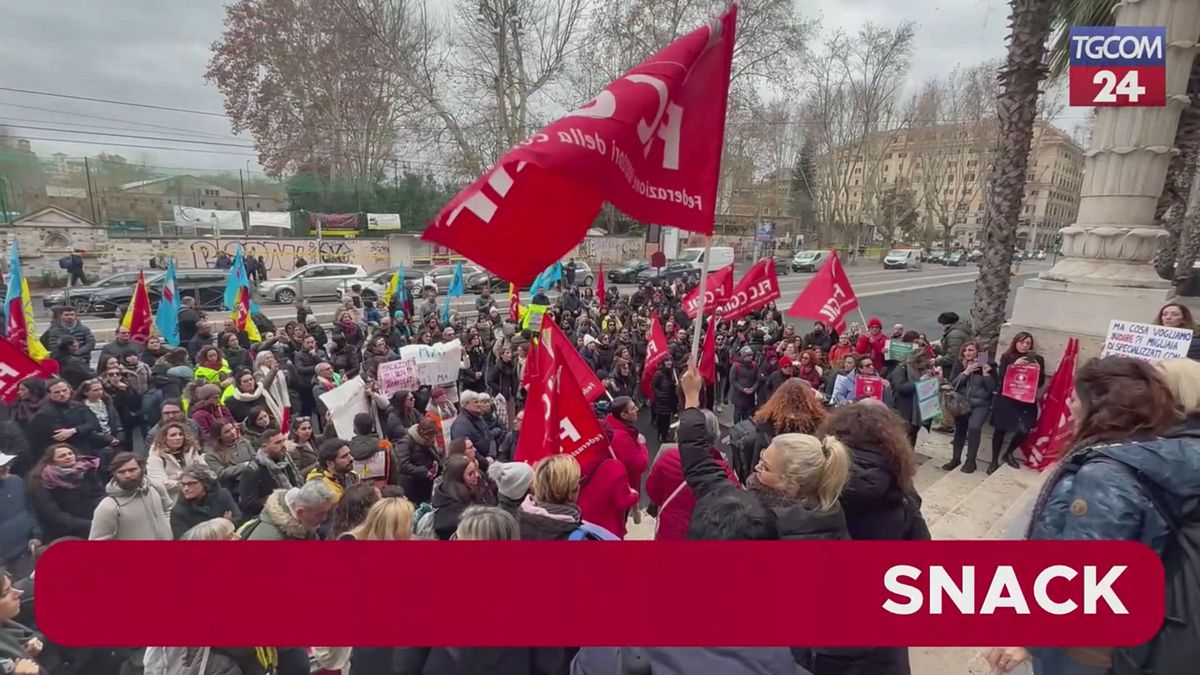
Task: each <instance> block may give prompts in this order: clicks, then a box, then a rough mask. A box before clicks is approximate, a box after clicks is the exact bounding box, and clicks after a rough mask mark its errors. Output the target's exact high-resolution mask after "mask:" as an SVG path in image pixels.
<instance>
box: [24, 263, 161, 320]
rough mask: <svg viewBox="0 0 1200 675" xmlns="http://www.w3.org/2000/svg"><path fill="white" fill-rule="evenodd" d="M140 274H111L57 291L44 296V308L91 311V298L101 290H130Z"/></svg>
mask: <svg viewBox="0 0 1200 675" xmlns="http://www.w3.org/2000/svg"><path fill="white" fill-rule="evenodd" d="M138 274H139V273H138V272H119V273H117V274H110V275H108V276H106V277H104V278H102V279H97V280H96V281H94V282H92V283H90V284H86V285H84V286H75V287H72V288H68V289H65V290H61V291H55V292H53V293H48V294H46V295H44V296H42V306H43V307H47V308H49V307H58V306H59V305H70V306H71V307H74V308H75V310H76V311H77V312H83V313H86V312H89V311H91V297H92V295H94V294H95V293H96V292H97V291H99V290H101V289H111V288H125V289H128V290H130V295H131V296H132V289H133V286H134V284H136V283H137V278H138Z"/></svg>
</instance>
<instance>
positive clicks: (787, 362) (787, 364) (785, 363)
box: [779, 356, 792, 368]
mask: <svg viewBox="0 0 1200 675" xmlns="http://www.w3.org/2000/svg"><path fill="white" fill-rule="evenodd" d="M779 367H780V368H791V367H792V360H791V359H789V358H788V357H786V356H783V357H780V359H779Z"/></svg>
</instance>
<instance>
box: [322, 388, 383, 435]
mask: <svg viewBox="0 0 1200 675" xmlns="http://www.w3.org/2000/svg"><path fill="white" fill-rule="evenodd" d="M366 392H367V385H366V384H364V383H363V380H362V378H361V377H355V378H353V379H350V380H346V381H345V382H343V383H341V384H340V385H338V386H336V387H334V388H333V389H331V390H329V391H327V392H325V393H324V394H321V402H322V403H324V404H325V407H326V408H329V412H331V413H333V428H334V429H335V430H336V431H337V434H338V436H340V437H341V438H353V437H354V416H355V415H357V414H359V413H368V414H370V412H371V410H370V409H369V408H368V407H367V396H366Z"/></svg>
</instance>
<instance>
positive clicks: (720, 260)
mask: <svg viewBox="0 0 1200 675" xmlns="http://www.w3.org/2000/svg"><path fill="white" fill-rule="evenodd" d="M709 255H710V258H709V262H708V271H709V272H712V271H713V270H719V269H721V268H722V267H729V266H730V265H732V264H733V259H734V253H733V248H732V247H730V246H713V247H711V248H709ZM675 260H677V261H679V262H685V261H686V262H690V263H691V264H692V269H694V270H696V271H699V270H700V266H701V265H702V264H703V263H704V249H703V248H685V249H683V250H682V251H680V252H679V257H678V258H676V259H675Z"/></svg>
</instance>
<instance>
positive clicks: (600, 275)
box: [596, 263, 608, 309]
mask: <svg viewBox="0 0 1200 675" xmlns="http://www.w3.org/2000/svg"><path fill="white" fill-rule="evenodd" d="M607 290H608V288H606V286H605V283H604V263H600V271H599V272H597V273H596V295H598V296H599V297H600V309H604V296H605V295H606V293H605V291H607Z"/></svg>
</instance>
